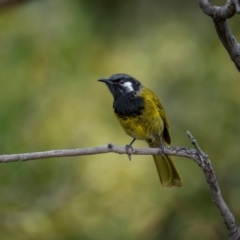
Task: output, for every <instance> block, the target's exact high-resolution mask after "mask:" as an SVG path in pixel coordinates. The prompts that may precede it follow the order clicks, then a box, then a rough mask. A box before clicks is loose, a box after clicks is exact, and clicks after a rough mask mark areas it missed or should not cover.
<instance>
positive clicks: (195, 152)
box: [0, 132, 240, 240]
mask: <svg viewBox="0 0 240 240" xmlns="http://www.w3.org/2000/svg"><path fill="white" fill-rule="evenodd" d="M187 135H188V137H189V138H190V140H191V143H192V144H193V145H194V147H195V149H189V148H185V147H164V149H163V153H164V154H167V155H171V156H179V157H185V158H189V159H192V160H194V161H195V162H196V163H197V164H198V165H199V167H200V168H201V169H202V171H203V173H204V175H205V178H206V181H207V183H208V185H209V188H210V190H211V194H212V199H213V201H214V203H215V204H216V205H217V207H218V209H219V211H220V213H221V215H222V217H223V219H224V222H225V224H226V227H227V229H228V230H229V239H230V240H239V239H240V228H239V227H238V226H237V225H236V222H235V219H234V216H233V214H232V213H231V211H230V210H229V208H228V206H227V204H226V203H225V201H224V199H223V197H222V194H221V190H220V187H219V185H218V182H217V178H216V175H215V172H214V170H213V167H212V164H211V162H210V160H209V158H208V156H207V155H206V154H205V153H204V152H203V151H202V150H201V149H200V147H199V145H198V144H197V141H196V139H195V138H193V136H192V135H191V133H190V132H187ZM101 153H118V154H131V155H158V154H162V152H161V149H160V148H133V149H131V148H129V149H128V150H126V148H125V147H120V146H118V145H114V144H110V143H109V144H107V145H105V146H99V147H93V148H78V149H66V150H52V151H45V152H33V153H23V154H10V155H0V163H9V162H17V161H28V160H37V159H46V158H55V157H70V156H85V155H94V154H101Z"/></svg>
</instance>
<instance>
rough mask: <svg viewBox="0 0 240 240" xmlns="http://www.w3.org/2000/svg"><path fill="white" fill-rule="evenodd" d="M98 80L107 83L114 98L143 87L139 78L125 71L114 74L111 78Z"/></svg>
mask: <svg viewBox="0 0 240 240" xmlns="http://www.w3.org/2000/svg"><path fill="white" fill-rule="evenodd" d="M98 81H100V82H104V83H106V84H107V86H108V88H109V90H110V91H111V93H112V95H113V97H114V98H118V97H124V96H128V95H129V94H132V93H135V92H138V91H139V90H140V89H141V88H142V84H141V83H140V82H139V81H138V80H136V79H135V78H133V77H131V76H129V75H127V74H124V73H117V74H113V75H112V76H110V77H109V78H101V79H99V80H98Z"/></svg>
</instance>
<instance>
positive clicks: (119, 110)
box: [98, 73, 183, 188]
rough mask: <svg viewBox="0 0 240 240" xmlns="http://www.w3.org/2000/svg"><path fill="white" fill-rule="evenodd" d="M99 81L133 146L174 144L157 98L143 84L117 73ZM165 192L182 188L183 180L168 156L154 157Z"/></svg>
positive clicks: (151, 146)
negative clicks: (168, 189) (174, 188)
mask: <svg viewBox="0 0 240 240" xmlns="http://www.w3.org/2000/svg"><path fill="white" fill-rule="evenodd" d="M98 81H100V82H103V83H105V84H106V85H107V87H108V88H109V90H110V92H111V93H112V95H113V110H114V114H115V116H116V118H117V120H118V121H119V123H120V125H121V126H122V128H123V130H124V131H125V132H126V133H127V134H128V135H129V136H130V137H132V138H133V140H132V141H131V143H130V144H128V145H126V147H127V148H128V149H129V148H132V144H133V142H134V141H135V140H136V139H137V140H143V141H145V142H146V143H147V144H148V146H149V147H150V148H160V149H161V150H163V148H164V146H167V145H170V144H171V137H170V130H169V122H168V119H167V116H166V114H165V111H164V109H163V106H162V104H161V102H160V101H159V99H158V97H157V96H156V95H155V94H154V92H152V91H151V90H150V89H148V88H146V87H144V86H143V85H142V84H141V82H140V81H138V80H137V79H135V78H134V77H132V76H130V75H128V74H125V73H116V74H113V75H111V76H110V77H108V78H100V79H98ZM153 159H154V162H155V165H156V168H157V172H158V175H159V179H160V182H161V185H162V186H163V188H170V187H173V186H176V187H182V185H183V183H182V179H181V177H180V175H179V173H178V170H177V168H176V166H175V165H174V162H173V160H172V158H171V156H169V155H165V154H162V155H153Z"/></svg>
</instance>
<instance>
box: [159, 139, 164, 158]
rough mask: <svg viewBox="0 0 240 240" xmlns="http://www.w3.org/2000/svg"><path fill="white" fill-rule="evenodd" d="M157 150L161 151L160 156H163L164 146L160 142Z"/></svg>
mask: <svg viewBox="0 0 240 240" xmlns="http://www.w3.org/2000/svg"><path fill="white" fill-rule="evenodd" d="M159 149H160V151H161V155H162V156H164V144H163V142H162V141H161V142H160V146H159Z"/></svg>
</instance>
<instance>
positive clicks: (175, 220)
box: [0, 0, 240, 240]
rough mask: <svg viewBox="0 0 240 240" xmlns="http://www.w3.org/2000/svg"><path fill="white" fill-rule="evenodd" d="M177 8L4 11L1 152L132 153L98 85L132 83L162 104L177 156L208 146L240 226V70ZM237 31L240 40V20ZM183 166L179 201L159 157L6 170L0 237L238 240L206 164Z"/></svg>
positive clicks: (192, 12) (0, 173) (192, 7)
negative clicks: (117, 76) (127, 78)
mask: <svg viewBox="0 0 240 240" xmlns="http://www.w3.org/2000/svg"><path fill="white" fill-rule="evenodd" d="M174 2H176V1H174ZM174 2H172V1H169V2H167V1H159V2H158V3H157V1H149V2H148V1H141V4H140V3H138V2H136V1H133V2H132V3H131V4H130V3H129V4H128V2H127V1H117V5H109V1H101V2H97V1H76V0H72V1H64V0H58V1H57V0H52V1H32V2H31V1H29V2H27V3H26V4H25V5H22V6H20V7H17V8H8V9H6V10H5V11H3V10H2V11H1V12H0V29H1V31H0V45H1V48H0V56H1V62H0V81H1V88H0V102H1V107H0V133H1V138H0V154H10V153H21V152H35V151H41V150H50V149H62V148H76V147H80V148H81V147H90V146H96V145H103V144H106V143H109V142H112V143H116V144H120V145H125V144H126V143H129V142H130V138H129V137H128V136H127V135H126V134H125V133H124V132H123V131H122V129H121V128H120V126H119V125H118V123H117V121H116V120H115V119H114V116H113V113H112V108H111V106H112V98H111V95H110V93H108V92H107V89H106V87H104V86H103V85H101V84H99V83H98V82H97V81H96V80H97V79H98V78H100V77H105V76H109V75H110V74H112V73H116V72H125V73H128V74H130V75H133V76H135V77H136V78H138V79H139V80H140V81H141V82H142V83H143V84H144V85H145V86H147V87H149V88H150V89H153V90H154V91H155V92H156V93H157V95H158V96H159V97H160V99H161V101H162V103H163V106H164V108H165V110H166V112H167V114H168V118H169V120H170V124H171V132H172V140H173V145H182V146H187V147H191V145H190V143H189V140H188V139H187V136H186V135H185V132H186V130H190V131H191V132H192V134H193V135H194V136H195V137H196V138H197V140H198V142H199V144H200V146H201V147H202V149H203V150H204V151H205V152H206V153H208V154H209V156H210V159H211V161H212V163H213V166H214V168H215V170H216V173H217V177H218V180H219V183H220V186H221V188H222V191H223V196H224V197H225V199H226V201H227V203H228V204H229V206H230V209H231V210H232V211H233V213H234V214H235V217H236V218H237V221H238V222H240V215H239V213H238V202H239V196H238V192H239V182H240V178H239V172H238V169H239V168H240V163H239V161H238V158H239V147H238V145H239V132H240V124H239V117H240V107H239V106H240V104H239V102H240V101H239V100H240V97H239V96H240V95H239V84H240V82H239V76H238V72H237V70H236V69H235V67H234V64H233V63H232V62H231V60H230V59H229V57H228V55H227V54H226V51H225V50H224V49H223V47H222V45H221V44H220V42H219V40H218V38H217V36H216V33H215V31H214V26H213V24H212V22H211V19H210V18H208V17H207V16H206V15H204V14H203V13H202V12H201V10H200V8H199V6H198V5H197V3H196V2H193V1H191V3H190V1H189V3H188V4H189V5H186V4H187V2H186V3H185V4H181V5H179V4H177V3H175V4H174ZM100 3H101V4H100ZM116 6H117V7H116ZM186 6H187V7H186ZM186 9H187V10H186ZM234 20H235V21H234ZM231 24H232V26H233V28H234V29H238V27H237V26H238V25H237V17H235V18H234V19H233V20H232V21H231ZM135 146H146V145H145V144H144V143H141V142H136V143H135ZM175 162H176V164H177V165H178V168H179V170H180V172H181V176H182V177H183V180H184V187H183V188H182V189H176V188H175V189H169V190H164V189H162V188H161V186H160V183H159V180H158V176H157V172H156V169H155V168H154V163H153V161H152V158H151V157H148V156H141V157H140V156H135V157H133V160H132V161H131V162H129V161H128V159H127V156H122V155H121V156H118V155H116V154H106V155H95V156H88V157H81V158H80V157H76V158H64V159H47V160H41V161H31V162H26V163H9V164H1V167H0V195H1V198H0V219H1V223H0V239H3V240H4V239H14V240H15V239H16V240H22V239H24V240H26V239H58V240H59V239H78V240H79V239H119V240H121V239H170V240H171V239H174V240H177V239H181V240H191V239H205V240H208V239H209V240H213V239H223V238H227V231H226V229H225V226H224V223H223V221H222V219H221V217H220V214H219V212H218V211H217V209H216V207H215V205H214V203H212V201H211V196H210V192H209V189H208V186H207V184H206V182H205V180H204V177H203V174H202V172H201V171H200V169H199V168H198V166H197V165H196V164H195V163H193V162H191V161H190V160H186V159H182V158H175Z"/></svg>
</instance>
